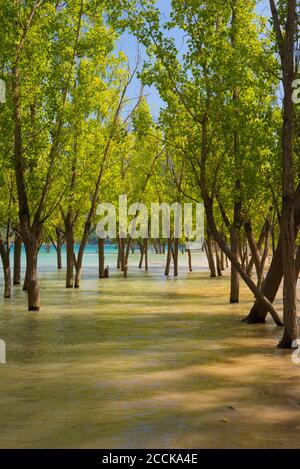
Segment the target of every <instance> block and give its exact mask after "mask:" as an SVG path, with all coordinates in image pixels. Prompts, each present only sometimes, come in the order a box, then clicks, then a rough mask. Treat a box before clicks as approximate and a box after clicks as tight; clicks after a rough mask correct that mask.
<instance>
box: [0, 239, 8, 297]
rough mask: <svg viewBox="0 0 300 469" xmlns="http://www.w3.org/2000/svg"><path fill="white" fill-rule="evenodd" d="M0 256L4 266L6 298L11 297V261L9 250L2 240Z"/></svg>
mask: <svg viewBox="0 0 300 469" xmlns="http://www.w3.org/2000/svg"><path fill="white" fill-rule="evenodd" d="M0 254H1V260H2V266H3V275H4V298H10V297H11V272H10V259H9V248H8V247H7V246H5V244H4V243H3V241H2V239H0Z"/></svg>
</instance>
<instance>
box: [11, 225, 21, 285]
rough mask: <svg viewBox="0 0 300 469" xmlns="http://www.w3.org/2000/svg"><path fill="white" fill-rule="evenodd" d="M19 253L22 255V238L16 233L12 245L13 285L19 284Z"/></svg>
mask: <svg viewBox="0 0 300 469" xmlns="http://www.w3.org/2000/svg"><path fill="white" fill-rule="evenodd" d="M21 253H22V238H21V236H20V235H19V234H18V233H17V234H16V236H15V244H14V278H13V284H14V285H20V284H21Z"/></svg>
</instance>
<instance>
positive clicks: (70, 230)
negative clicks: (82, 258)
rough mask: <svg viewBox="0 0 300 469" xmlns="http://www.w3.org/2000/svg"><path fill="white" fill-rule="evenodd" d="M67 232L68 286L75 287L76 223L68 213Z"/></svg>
mask: <svg viewBox="0 0 300 469" xmlns="http://www.w3.org/2000/svg"><path fill="white" fill-rule="evenodd" d="M65 233H66V254H67V270H66V288H73V287H74V224H73V222H72V215H71V213H68V214H67V216H66V219H65Z"/></svg>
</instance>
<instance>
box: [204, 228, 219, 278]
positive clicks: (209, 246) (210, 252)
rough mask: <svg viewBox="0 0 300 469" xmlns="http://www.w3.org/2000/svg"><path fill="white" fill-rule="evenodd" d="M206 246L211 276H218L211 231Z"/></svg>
mask: <svg viewBox="0 0 300 469" xmlns="http://www.w3.org/2000/svg"><path fill="white" fill-rule="evenodd" d="M204 247H205V252H206V257H207V260H208V265H209V270H210V276H211V277H216V276H217V274H216V266H215V261H214V256H213V250H212V239H211V234H210V232H209V231H208V232H207V239H206V240H205V242H204Z"/></svg>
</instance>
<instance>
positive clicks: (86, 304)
mask: <svg viewBox="0 0 300 469" xmlns="http://www.w3.org/2000/svg"><path fill="white" fill-rule="evenodd" d="M163 261H164V259H163V256H155V255H151V256H150V272H149V273H145V272H140V271H138V269H137V268H136V265H137V264H138V256H137V255H134V256H131V260H130V264H131V267H130V275H129V278H128V279H123V278H122V276H121V274H120V273H118V272H117V271H116V269H115V264H116V254H115V252H114V251H113V249H112V250H111V251H110V252H109V253H107V263H108V264H110V265H111V266H112V268H111V278H110V279H107V280H99V279H97V256H96V254H95V249H94V248H93V247H91V248H90V249H89V251H88V253H87V256H86V258H85V263H86V265H87V267H86V269H85V272H84V275H83V280H82V288H81V289H80V290H79V291H77V290H65V289H64V273H63V272H61V273H57V272H56V269H55V256H54V254H53V253H49V254H47V253H45V252H42V253H41V256H40V270H41V277H40V280H41V295H42V310H41V312H40V313H28V312H27V311H26V307H25V295H24V293H23V292H22V289H21V288H20V287H17V288H15V289H14V296H13V298H12V299H11V300H5V301H4V300H3V299H1V300H0V308H1V312H0V338H1V339H3V340H5V341H6V344H7V363H6V364H4V365H0V395H1V397H0V416H1V425H0V447H1V448H6V447H11V448H117V447H120V448H164V447H171V448H212V447H216V448H249V447H255V448H266V447H267V448H282V447H286V448H287V447H297V448H299V447H300V380H299V378H300V365H298V366H297V365H295V364H293V363H292V361H291V353H290V352H289V351H278V350H277V349H276V344H277V342H278V339H279V337H280V335H281V333H282V331H281V330H278V328H277V327H276V326H275V325H274V324H273V323H272V322H271V320H269V322H268V323H267V324H266V325H257V326H249V325H244V324H242V323H241V319H242V318H243V317H244V315H245V314H246V313H247V312H248V310H249V308H250V306H251V304H252V302H253V298H252V295H251V293H249V292H248V291H247V289H246V288H244V287H243V288H242V291H241V303H240V304H239V305H229V304H228V291H229V278H228V276H226V277H223V278H222V279H210V278H208V274H207V271H206V263H205V261H204V258H203V256H202V255H200V254H197V255H196V256H194V263H195V264H196V268H195V271H194V272H193V273H191V274H189V273H187V269H186V264H187V260H186V258H185V256H182V257H181V261H180V262H181V269H180V270H181V272H180V277H179V278H178V279H173V278H169V279H165V278H164V276H163V267H162V265H163ZM0 282H1V295H2V283H3V282H2V277H1V281H0ZM277 303H278V308H279V309H280V297H279V299H278V300H277Z"/></svg>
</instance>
